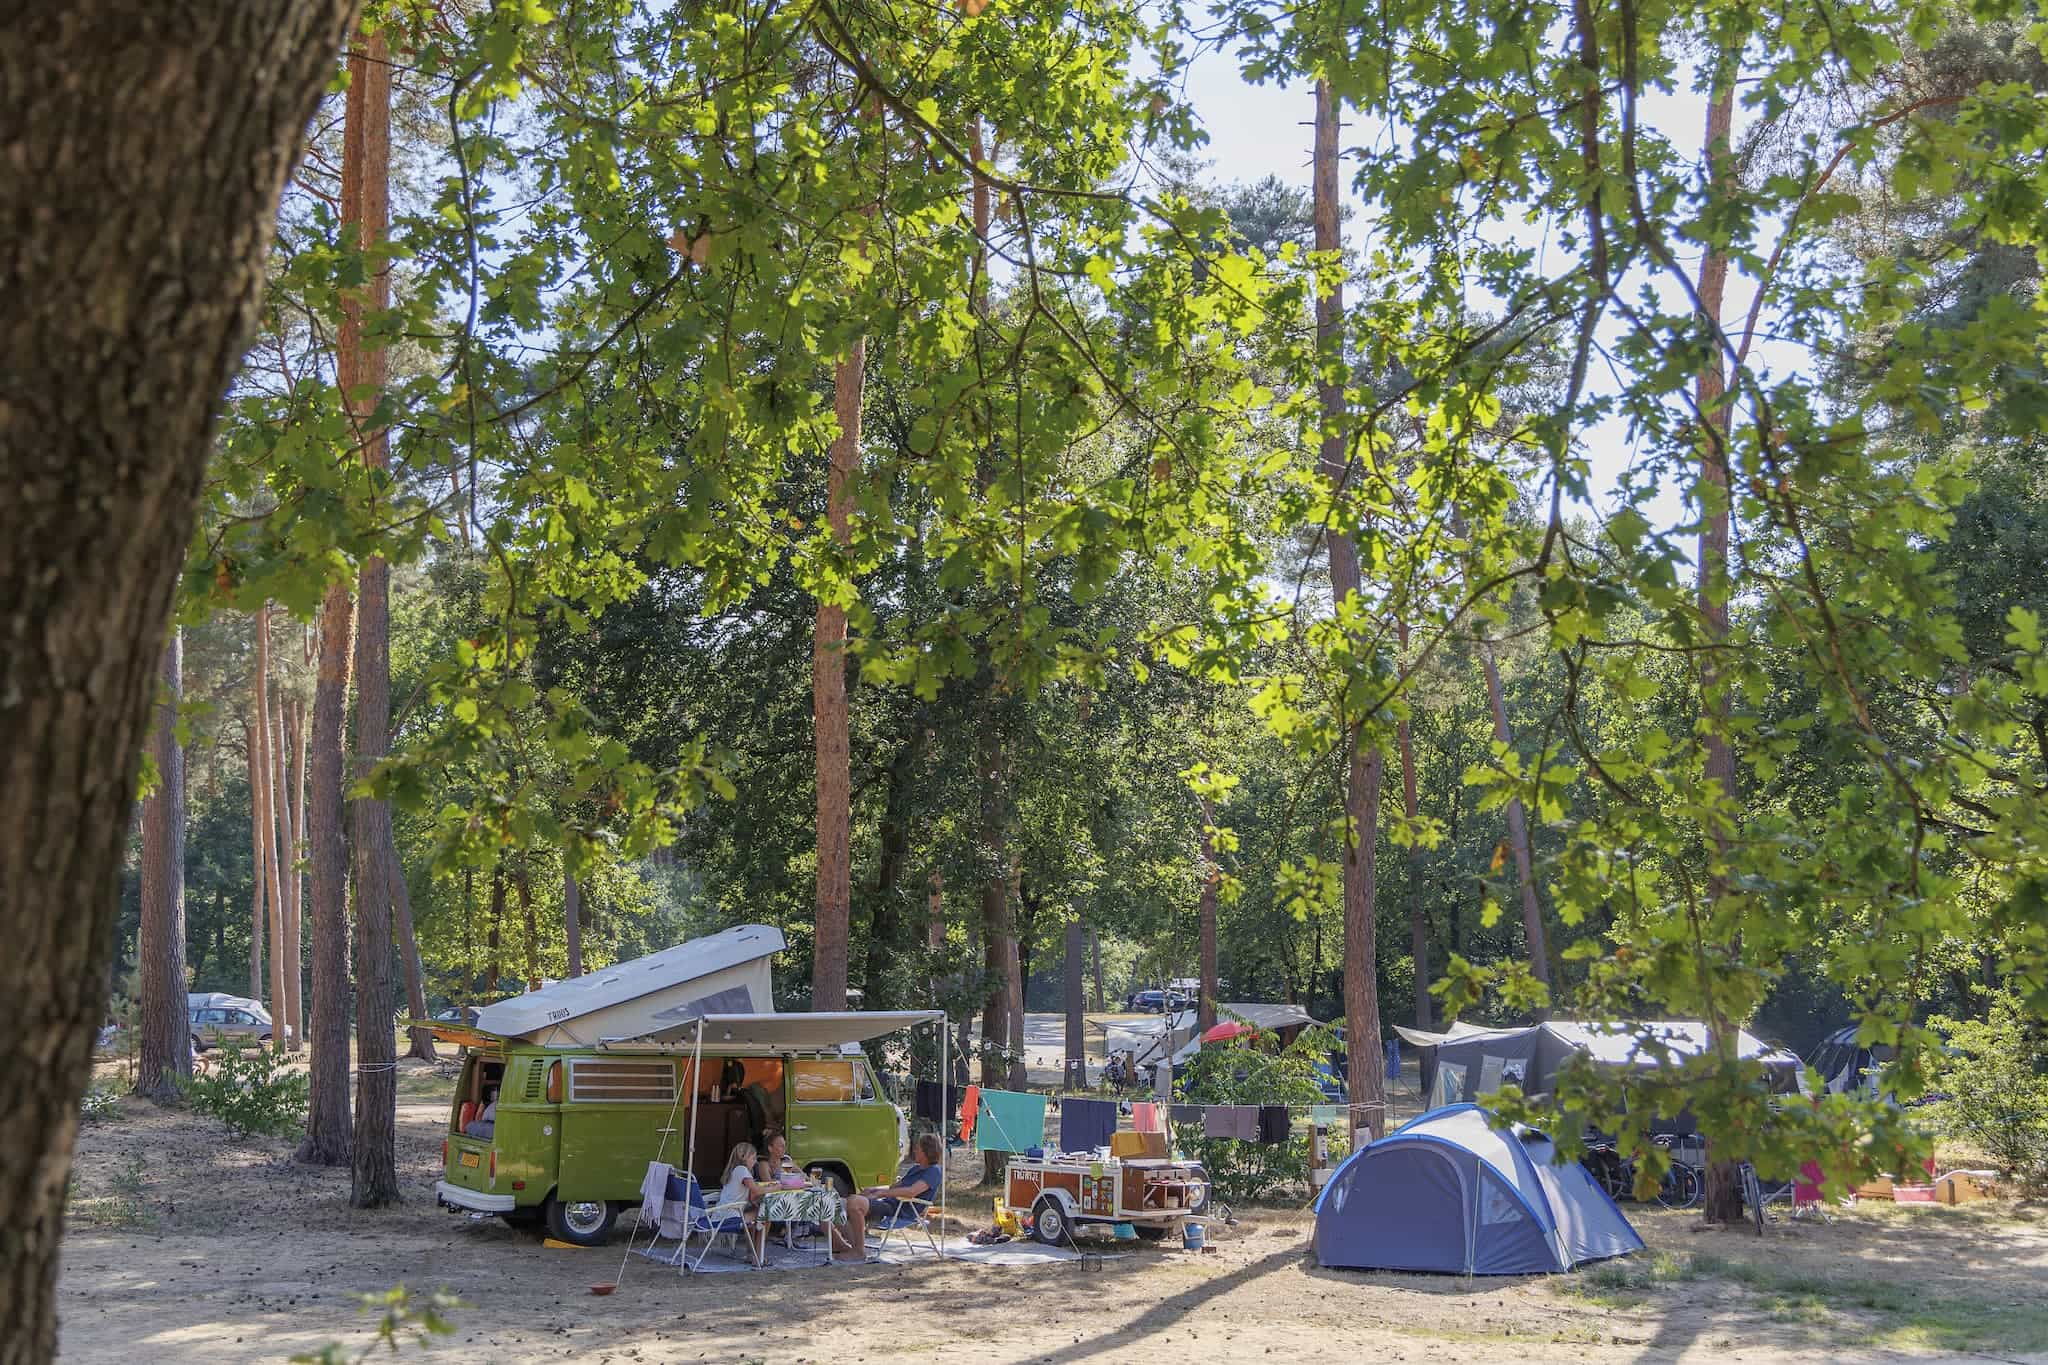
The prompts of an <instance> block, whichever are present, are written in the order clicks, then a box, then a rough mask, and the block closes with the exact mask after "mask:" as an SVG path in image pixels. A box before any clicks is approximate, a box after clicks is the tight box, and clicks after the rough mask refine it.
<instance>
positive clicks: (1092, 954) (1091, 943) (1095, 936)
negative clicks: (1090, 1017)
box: [1088, 929, 1102, 1014]
mask: <svg viewBox="0 0 2048 1365" xmlns="http://www.w3.org/2000/svg"><path fill="white" fill-rule="evenodd" d="M1088 956H1089V959H1090V964H1091V965H1092V966H1093V967H1094V968H1095V1012H1096V1013H1097V1014H1100V1013H1102V935H1101V933H1100V932H1098V931H1097V930H1094V929H1090V930H1089V931H1088Z"/></svg>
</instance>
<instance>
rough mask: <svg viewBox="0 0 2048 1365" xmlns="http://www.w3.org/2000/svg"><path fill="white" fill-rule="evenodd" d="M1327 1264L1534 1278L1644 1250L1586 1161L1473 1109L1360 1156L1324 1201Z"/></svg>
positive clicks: (1412, 1125) (1319, 1232) (1449, 1113)
mask: <svg viewBox="0 0 2048 1365" xmlns="http://www.w3.org/2000/svg"><path fill="white" fill-rule="evenodd" d="M1315 1211H1316V1230H1315V1249H1316V1256H1317V1259H1318V1260H1320V1261H1321V1262H1322V1264H1324V1265H1326V1266H1340V1267H1348V1268H1351V1269H1356V1270H1423V1271H1440V1272H1444V1273H1447V1274H1454V1275H1532V1274H1544V1273H1548V1272H1554V1271H1564V1270H1570V1269H1571V1268H1572V1267H1573V1266H1576V1265H1579V1264H1581V1263H1582V1262H1585V1261H1597V1260H1602V1259H1604V1258H1606V1257H1609V1256H1626V1255H1628V1254H1629V1253H1630V1252H1632V1251H1641V1250H1642V1249H1643V1239H1642V1238H1641V1237H1639V1236H1637V1235H1636V1230H1635V1229H1634V1228H1632V1227H1630V1226H1629V1222H1628V1219H1626V1218H1624V1217H1623V1216H1622V1213H1621V1210H1620V1209H1619V1208H1617V1207H1615V1203H1614V1201H1613V1200H1612V1199H1610V1198H1608V1196H1607V1192H1606V1191H1605V1190H1603V1189H1601V1188H1600V1186H1599V1184H1598V1183H1597V1182H1595V1181H1594V1179H1593V1177H1592V1176H1591V1175H1589V1174H1587V1172H1586V1168H1585V1167H1583V1166H1581V1165H1579V1164H1578V1163H1577V1162H1575V1161H1574V1162H1567V1163H1565V1164H1563V1165H1559V1164H1558V1163H1557V1149H1556V1148H1555V1147H1553V1146H1552V1145H1551V1142H1550V1139H1549V1138H1547V1137H1545V1136H1544V1135H1543V1134H1541V1133H1538V1132H1535V1131H1533V1130H1531V1129H1527V1128H1515V1129H1512V1130H1510V1131H1507V1132H1502V1131H1499V1130H1497V1129H1495V1128H1494V1127H1492V1125H1491V1124H1489V1123H1488V1121H1487V1114H1486V1111H1485V1110H1483V1109H1481V1108H1480V1107H1479V1106H1478V1105H1476V1104H1453V1105H1447V1106H1445V1107H1444V1108H1442V1109H1432V1110H1431V1111H1430V1112H1428V1113H1427V1114H1424V1115H1422V1116H1421V1117H1420V1118H1417V1119H1414V1120H1411V1121H1410V1122H1409V1123H1407V1124H1405V1125H1404V1126H1402V1127H1401V1128H1399V1129H1396V1130H1395V1131H1394V1132H1392V1133H1390V1134H1388V1135H1387V1136H1386V1137H1384V1138H1382V1139H1380V1140H1379V1141H1378V1142H1375V1143H1372V1144H1371V1145H1369V1146H1367V1147H1363V1148H1360V1149H1359V1150H1358V1151H1356V1152H1354V1153H1352V1155H1351V1156H1350V1158H1349V1159H1347V1160H1346V1161H1345V1162H1344V1164H1343V1165H1341V1166H1339V1167H1338V1168H1337V1169H1336V1170H1335V1171H1334V1172H1332V1173H1331V1176H1330V1181H1329V1183H1328V1184H1327V1185H1325V1186H1324V1187H1323V1192H1322V1194H1321V1196H1319V1197H1318V1198H1317V1200H1316V1204H1315Z"/></svg>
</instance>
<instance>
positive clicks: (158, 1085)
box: [135, 627, 192, 1103]
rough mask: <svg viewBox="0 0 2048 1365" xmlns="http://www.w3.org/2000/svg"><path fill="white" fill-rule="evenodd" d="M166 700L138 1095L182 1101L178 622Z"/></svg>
mask: <svg viewBox="0 0 2048 1365" xmlns="http://www.w3.org/2000/svg"><path fill="white" fill-rule="evenodd" d="M159 679H160V681H161V682H162V685H163V689H164V694H165V695H164V701H163V704H162V705H160V706H159V707H157V712H156V724H155V725H154V726H152V727H151V730H150V752H151V753H152V754H153V755H154V756H155V759H156V773H157V785H156V790H155V791H154V792H153V793H151V795H150V797H149V799H148V800H147V801H145V802H144V803H143V807H142V922H141V924H140V925H139V926H138V928H137V930H136V945H135V946H136V952H135V955H136V957H137V958H138V959H139V960H140V963H141V967H142V1016H141V1026H142V1027H141V1033H142V1053H141V1058H140V1062H139V1066H138V1069H137V1071H136V1076H135V1093H136V1094H138V1095H142V1096H145V1097H147V1098H149V1099H152V1100H156V1101H158V1102H159V1103H163V1102H167V1101H173V1100H176V1099H177V1098H178V1095H179V1091H178V1084H177V1082H178V1078H180V1077H184V1076H190V1075H191V1074H192V1025H191V1020H190V1018H189V1016H188V1015H187V1013H186V1008H185V749H184V746H183V745H181V744H179V743H178V733H177V725H178V703H179V701H180V700H181V699H182V697H183V693H184V637H183V635H182V634H181V633H180V632H179V631H178V630H177V629H176V628H175V627H173V628H172V630H171V638H170V640H169V641H168V642H166V643H165V645H164V650H163V665H162V671H161V673H160V674H159Z"/></svg>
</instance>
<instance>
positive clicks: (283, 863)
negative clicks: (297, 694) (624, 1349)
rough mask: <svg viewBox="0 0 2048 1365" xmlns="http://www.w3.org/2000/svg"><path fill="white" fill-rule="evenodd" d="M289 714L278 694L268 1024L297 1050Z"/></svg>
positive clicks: (295, 852)
mask: <svg viewBox="0 0 2048 1365" xmlns="http://www.w3.org/2000/svg"><path fill="white" fill-rule="evenodd" d="M291 714H292V704H291V700H290V698H288V697H285V696H283V695H282V694H280V695H279V696H278V697H277V704H276V705H275V706H274V707H272V721H271V726H270V735H269V739H270V777H271V782H272V786H271V790H272V792H273V793H275V795H274V797H273V800H272V803H273V805H275V807H276V810H277V831H276V834H275V838H276V840H277V849H278V853H277V871H278V876H279V878H280V879H281V880H282V884H283V886H284V899H283V901H282V902H281V905H280V912H281V913H280V917H279V929H280V932H281V934H282V937H280V938H279V939H278V944H279V945H280V950H279V953H278V957H279V958H280V959H281V960H282V962H283V964H284V978H283V987H284V994H283V996H282V997H281V998H280V999H279V1001H278V1004H277V1008H276V1009H274V1010H272V1011H271V1022H272V1023H273V1024H274V1025H275V1026H276V1039H277V1041H278V1042H279V1043H280V1044H281V1045H282V1046H284V1047H285V1048H286V1050H288V1051H297V1050H298V1047H299V1044H300V1042H301V1041H302V1039H303V1038H304V1036H305V1027H306V1026H305V1022H304V1020H303V1019H302V1018H301V1012H300V1008H299V993H300V991H302V990H303V989H304V988H305V983H304V981H303V979H302V977H303V972H302V971H301V970H300V963H301V959H300V958H299V957H298V956H297V955H296V954H295V953H294V952H293V951H292V945H293V944H294V943H295V942H297V940H298V933H299V930H298V926H297V925H296V924H295V923H293V917H294V914H295V912H296V911H297V910H298V900H299V840H298V836H297V835H296V834H295V833H294V832H293V822H294V819H295V817H294V816H293V814H292V765H291V757H292V738H291Z"/></svg>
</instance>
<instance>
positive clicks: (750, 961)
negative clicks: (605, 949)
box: [476, 924, 786, 1047]
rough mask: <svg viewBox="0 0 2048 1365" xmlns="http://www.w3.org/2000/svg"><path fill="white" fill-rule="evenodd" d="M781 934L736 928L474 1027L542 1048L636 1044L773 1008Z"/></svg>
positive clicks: (521, 999) (500, 1006)
mask: <svg viewBox="0 0 2048 1365" xmlns="http://www.w3.org/2000/svg"><path fill="white" fill-rule="evenodd" d="M785 946H786V945H785V943H784V942H783V938H782V933H781V931H780V930H777V929H772V928H770V927H768V926H767V925H765V924H743V925H741V926H740V927H738V928H737V929H726V930H724V931H722V932H720V933H716V934H708V935H706V936H705V937H703V938H699V939H692V940H691V941H690V942H688V943H680V944H677V945H676V946H675V947H673V948H664V949H662V950H661V951H660V952H658V953H650V954H648V955H647V956H646V957H638V958H634V959H633V960H632V961H631V962H621V963H619V964H618V965H617V966H615V967H607V968H605V969H604V970H602V971H597V972H592V973H590V974H589V975H588V976H579V977H576V978H574V979H573V980H569V981H558V982H556V983H555V984H554V985H552V986H546V987H543V988H542V989H540V990H537V991H529V992H527V993H526V994H525V995H515V996H513V997H512V998H511V999H509V1000H500V1001H499V1002H498V1003H497V1004H495V1005H486V1006H484V1007H483V1008H482V1009H481V1010H479V1011H477V1017H476V1027H477V1028H478V1029H479V1030H480V1031H482V1032H484V1033H494V1034H496V1035H498V1036H499V1037H501V1038H518V1039H522V1040H524V1041H526V1042H530V1043H538V1044H541V1045H542V1046H546V1047H587V1046H590V1045H591V1044H593V1043H597V1042H600V1041H602V1040H604V1039H607V1038H639V1037H644V1036H646V1035H649V1034H653V1033H657V1032H660V1031H662V1030H664V1029H668V1028H672V1027H674V1026H676V1025H679V1024H682V1023H684V1022H686V1021H688V1020H692V1019H695V1018H697V1017H698V1016H700V1015H706V1014H745V1015H750V1014H754V1013H757V1012H762V1011H768V1010H773V1009H774V1008H775V993H774V985H773V982H772V980H771V978H770V975H769V959H770V958H772V957H773V956H774V955H775V954H776V953H779V952H781V951H782V949H783V948H784V947H785Z"/></svg>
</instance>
